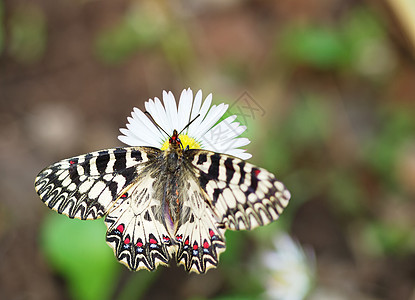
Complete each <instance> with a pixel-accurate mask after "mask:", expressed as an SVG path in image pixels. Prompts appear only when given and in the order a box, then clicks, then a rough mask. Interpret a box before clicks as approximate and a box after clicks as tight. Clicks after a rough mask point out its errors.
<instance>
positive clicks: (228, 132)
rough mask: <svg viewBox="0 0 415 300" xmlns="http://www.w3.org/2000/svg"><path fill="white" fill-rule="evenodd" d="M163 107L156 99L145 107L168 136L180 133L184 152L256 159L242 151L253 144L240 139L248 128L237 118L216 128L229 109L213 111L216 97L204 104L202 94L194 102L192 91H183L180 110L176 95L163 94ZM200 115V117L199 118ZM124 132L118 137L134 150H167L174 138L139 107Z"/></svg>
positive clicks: (208, 97) (209, 96)
mask: <svg viewBox="0 0 415 300" xmlns="http://www.w3.org/2000/svg"><path fill="white" fill-rule="evenodd" d="M163 103H164V107H163V104H162V103H161V101H160V100H159V99H158V98H157V97H155V98H154V100H152V99H150V100H149V101H147V102H146V103H145V104H144V105H145V108H146V110H147V112H149V113H150V114H151V116H152V118H153V119H154V121H155V122H156V123H157V124H158V125H159V126H160V127H161V128H163V129H164V130H165V131H166V132H167V133H169V134H171V135H172V134H173V130H174V129H176V130H177V131H178V132H179V133H180V135H179V138H180V140H181V142H182V144H183V146H184V148H186V146H189V148H190V149H205V150H210V151H214V152H219V153H225V154H229V155H233V156H236V157H239V158H241V159H248V158H250V157H251V156H252V155H251V154H249V153H246V152H245V151H246V150H243V149H238V148H239V147H243V146H245V145H247V144H249V143H250V141H249V139H247V138H238V136H240V135H241V134H242V133H243V132H244V131H245V130H246V126H242V125H240V124H239V123H238V122H234V121H235V119H236V116H235V115H233V116H230V117H228V118H226V119H225V120H223V121H221V122H220V123H218V124H216V123H217V122H218V121H219V119H220V118H221V117H222V116H223V115H224V113H225V112H226V110H227V109H228V105H227V104H224V103H222V104H219V105H213V106H212V107H211V103H212V94H209V95H208V96H207V97H206V99H205V101H203V104H202V91H201V90H199V91H198V92H197V93H196V96H195V97H194V98H193V92H192V90H191V89H190V88H189V89H187V90H183V91H182V94H181V95H180V101H179V107H178V108H177V105H176V100H175V98H174V96H173V94H172V92H166V91H163ZM197 115H199V117H197V118H196V116H197ZM195 118H196V119H195ZM193 119H195V120H194V121H193V122H192V123H191V124H190V126H188V127H187V128H186V129H184V128H185V127H186V125H188V124H189V122H191V121H192V120H193ZM215 124H216V125H215ZM183 129H184V130H183ZM182 130H183V132H181V131H182ZM120 131H121V133H122V134H123V135H120V136H118V139H119V140H120V141H121V142H123V143H125V144H127V145H130V146H152V147H157V148H160V149H162V150H165V149H167V147H168V144H169V138H170V137H169V136H168V135H167V134H166V133H164V132H163V131H162V130H160V129H159V128H157V126H156V125H154V124H153V122H152V121H151V120H150V119H149V118H148V117H147V116H146V115H145V114H144V113H143V112H142V111H141V110H140V109H138V108H136V107H134V109H133V112H132V113H131V117H128V124H127V129H125V128H121V129H120Z"/></svg>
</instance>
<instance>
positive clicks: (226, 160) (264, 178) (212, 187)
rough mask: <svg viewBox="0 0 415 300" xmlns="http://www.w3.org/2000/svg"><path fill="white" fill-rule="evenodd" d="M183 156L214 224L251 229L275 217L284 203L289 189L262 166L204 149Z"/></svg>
mask: <svg viewBox="0 0 415 300" xmlns="http://www.w3.org/2000/svg"><path fill="white" fill-rule="evenodd" d="M186 159H187V160H188V161H189V162H190V163H191V165H192V166H193V167H194V173H195V174H196V177H197V178H198V181H199V185H200V188H201V189H202V191H203V192H204V193H206V195H207V198H208V202H209V204H210V207H211V209H212V210H213V211H214V213H215V215H216V217H217V222H218V226H223V227H224V228H226V229H231V230H243V229H247V230H249V229H253V228H256V227H258V226H262V225H266V224H268V223H270V222H272V221H274V220H276V219H278V217H279V215H280V214H281V213H282V211H283V210H284V208H285V207H286V206H287V205H288V202H289V199H290V197H291V195H290V192H289V191H288V190H287V189H286V188H285V187H284V185H283V184H282V183H281V182H280V181H278V180H277V179H276V178H275V176H274V175H273V174H272V173H270V172H268V171H267V170H265V169H262V168H259V167H256V166H254V165H252V164H250V163H247V162H245V161H243V160H241V159H238V158H236V157H233V156H229V155H225V154H218V153H215V152H211V151H206V150H188V151H186Z"/></svg>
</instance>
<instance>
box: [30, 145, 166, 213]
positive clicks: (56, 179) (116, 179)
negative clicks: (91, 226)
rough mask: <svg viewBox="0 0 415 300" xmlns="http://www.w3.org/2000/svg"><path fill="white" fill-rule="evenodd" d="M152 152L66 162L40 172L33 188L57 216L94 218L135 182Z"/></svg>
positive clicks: (126, 151) (123, 151)
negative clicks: (58, 214) (141, 167)
mask: <svg viewBox="0 0 415 300" xmlns="http://www.w3.org/2000/svg"><path fill="white" fill-rule="evenodd" d="M149 149H151V151H150V150H149ZM155 150H157V149H152V148H146V147H131V148H116V149H108V150H102V151H97V152H92V153H88V154H85V155H80V156H76V157H72V158H69V159H65V160H62V161H59V162H57V163H55V164H53V165H51V166H49V167H48V168H46V169H44V170H43V171H41V172H40V173H39V175H38V176H37V177H36V180H35V189H36V191H37V193H38V194H39V196H40V198H41V199H42V201H43V202H45V204H46V205H47V206H48V207H49V208H51V209H53V210H55V211H57V212H58V213H61V214H65V215H68V216H69V217H70V218H78V219H97V218H100V217H102V216H104V215H105V214H106V213H107V212H108V210H109V209H110V208H111V206H112V205H113V204H114V201H115V200H116V199H118V197H120V196H121V194H123V191H124V189H125V188H126V187H128V186H129V185H130V184H131V183H133V182H134V180H135V179H136V177H137V174H138V173H139V172H140V165H141V164H144V163H146V162H147V161H148V160H149V158H151V155H153V152H154V151H155ZM158 151H160V150H158Z"/></svg>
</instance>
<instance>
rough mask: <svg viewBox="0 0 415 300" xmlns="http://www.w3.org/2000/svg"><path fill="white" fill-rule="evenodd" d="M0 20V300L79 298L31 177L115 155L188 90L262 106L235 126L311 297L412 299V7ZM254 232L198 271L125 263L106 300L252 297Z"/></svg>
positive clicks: (111, 4) (388, 4) (180, 9)
mask: <svg viewBox="0 0 415 300" xmlns="http://www.w3.org/2000/svg"><path fill="white" fill-rule="evenodd" d="M0 21H1V22H0V26H1V27H0V105H1V106H0V133H1V134H0V137H1V139H0V175H1V177H0V199H1V201H0V299H71V298H78V297H79V296H74V295H76V292H73V290H74V289H75V290H76V287H74V286H76V284H75V283H74V281H70V280H68V278H79V277H70V276H69V275H67V273H65V272H66V271H65V270H64V269H63V268H59V267H56V264H54V263H53V262H50V261H49V260H50V256H49V255H48V254H47V253H48V252H47V251H46V250H44V249H45V246H44V245H43V244H44V243H45V242H44V240H45V238H41V237H42V236H46V239H47V236H48V233H47V230H46V231H45V226H46V225H45V224H49V223H45V222H47V221H45V220H47V219H48V218H50V216H51V215H52V214H54V213H53V212H50V211H49V210H48V209H47V208H46V207H45V206H44V205H43V204H42V202H41V201H40V199H39V198H38V197H37V195H36V193H35V191H34V188H33V181H34V178H35V176H36V174H37V173H38V172H39V171H40V170H41V169H42V168H44V167H46V166H48V165H49V164H51V163H52V162H54V161H57V160H60V159H63V158H66V157H70V156H74V155H78V154H81V153H86V152H90V151H94V150H98V149H103V148H110V147H115V146H120V145H121V143H120V142H119V141H118V140H117V135H118V128H120V127H123V126H124V125H125V123H126V117H127V116H128V115H129V114H130V111H131V110H132V108H133V107H134V106H136V107H138V108H140V109H144V106H143V103H144V101H146V100H147V99H148V98H153V97H161V93H162V90H163V89H164V90H171V91H173V93H174V94H175V95H176V97H178V96H179V95H180V92H181V90H182V89H184V88H188V87H191V88H192V89H193V91H194V92H195V91H197V90H198V89H202V90H203V92H204V95H205V96H206V95H207V94H208V93H210V92H212V93H213V98H214V101H215V102H216V103H220V102H227V103H229V104H232V103H235V101H236V100H237V99H240V98H239V97H241V96H242V97H244V98H243V99H244V101H247V102H248V103H250V104H252V105H256V106H257V108H259V110H258V111H256V113H252V111H249V112H248V111H246V112H245V113H246V114H249V113H251V115H250V116H248V117H245V118H244V117H243V116H241V117H242V118H241V119H240V122H242V123H244V124H246V125H248V126H249V128H248V130H247V134H246V136H248V137H249V138H250V139H251V141H252V143H251V144H250V145H248V147H247V148H248V151H249V152H250V153H252V154H253V158H252V159H251V161H252V162H253V163H255V164H258V165H260V166H263V167H265V168H267V169H269V170H271V171H273V172H275V173H276V174H277V175H278V177H280V178H281V179H282V181H283V182H285V183H286V185H287V186H288V187H289V189H290V190H291V192H292V196H293V197H292V202H291V204H290V206H289V207H288V208H287V211H286V212H285V213H284V215H283V218H282V219H284V220H281V222H282V225H281V226H282V227H283V229H284V230H287V231H288V232H290V233H291V235H292V236H294V237H295V238H296V239H298V240H299V242H300V243H301V244H303V245H307V246H309V247H311V248H312V249H314V253H315V256H316V265H317V271H316V278H315V281H316V282H315V286H314V288H313V289H312V291H311V292H310V295H309V297H310V299H415V237H414V223H415V203H414V195H415V139H414V135H413V134H414V129H415V121H414V115H415V114H414V109H415V102H414V100H415V63H414V58H415V5H414V3H413V1H405V0H399V1H394V0H390V1H363V0H361V1H358V0H347V1H346V0H333V1H324V0H319V1H307V0H294V1H259V0H246V1H223V2H222V1H206V0H197V1H185V0H182V1H179V0H177V1H161V0H160V1H150V0H147V1H127V0H117V1H112V0H103V1H98V0H97V1H92V0H91V1H89V0H72V1H69V0H64V1H56V0H53V1H52V0H37V1H23V0H8V1H6V0H2V1H1V0H0ZM258 112H263V113H258ZM236 113H237V112H236ZM239 113H242V111H239ZM59 217H60V218H65V217H64V216H59ZM71 221H72V220H71ZM74 224H75V223H74ZM52 227H53V226H52ZM260 230H261V229H258V232H259V231H260ZM279 230H280V229H279ZM74 234H75V235H77V233H74ZM68 235H69V233H68ZM256 235H258V233H257V231H253V232H250V233H240V234H239V235H237V234H235V235H232V237H230V238H229V237H228V251H230V253H231V254H226V253H225V254H224V256H225V255H228V256H230V255H235V257H237V259H238V260H236V261H232V260H230V259H227V258H224V262H223V266H221V264H220V268H219V269H218V270H214V271H210V272H208V274H206V275H204V276H196V275H191V276H188V275H187V274H185V272H184V271H183V270H182V269H181V268H176V267H172V268H160V270H158V271H157V272H156V273H157V274H156V275H151V274H152V273H148V272H146V271H141V272H139V273H137V274H133V273H130V272H128V271H127V270H126V269H125V268H124V267H123V266H121V265H119V266H118V265H117V264H116V266H115V267H114V270H116V271H114V272H116V273H115V275H114V277H113V279H112V280H111V282H113V289H112V290H111V292H109V293H107V294H106V296H105V298H108V299H123V298H129V299H131V298H132V297H133V298H134V299H149V298H152V299H157V298H162V297H163V296H169V297H170V298H172V299H179V298H181V299H183V298H185V299H205V298H215V299H239V298H240V297H241V296H242V295H243V296H244V297H245V298H246V299H257V298H260V297H261V295H263V294H262V293H263V290H261V288H260V287H257V286H256V285H255V284H252V286H250V283H246V282H244V279H243V277H244V272H245V271H246V270H247V269H252V268H254V269H255V268H257V267H256V266H255V264H254V263H253V262H250V261H251V260H250V259H251V258H252V257H254V256H255V255H256V254H255V253H256V249H259V248H261V246H262V245H261V243H260V242H259V241H258V240H257V239H256ZM104 236H105V229H104V231H103V232H102V234H101V236H99V237H98V240H102V243H103V245H104V248H105V247H107V246H106V245H105V243H104ZM60 238H61V239H62V241H64V240H65V239H66V238H67V237H66V235H65V234H63V235H61V237H60ZM232 242H233V243H234V244H235V245H238V247H236V246H235V247H234V248H233V249H231V243H232ZM253 244H254V245H255V247H252V248H251V246H252V245H253ZM107 248H108V247H107ZM71 249H72V246H71V245H69V246H67V247H66V250H67V251H68V254H65V256H68V255H70V253H71V251H73V250H71ZM251 250H252V251H251ZM108 251H110V249H109V248H108ZM110 252H111V251H110ZM111 255H112V254H111ZM112 258H113V257H112ZM113 259H114V260H115V258H113ZM246 262H250V263H249V264H250V266H247V265H246V264H245V263H246ZM230 270H231V271H230ZM235 270H236V271H235ZM241 270H242V271H241ZM243 270H245V271H243ZM257 272H259V273H260V272H262V271H261V269H260V268H259V267H258V269H257ZM254 274H255V273H254ZM149 276H152V277H151V278H152V279H151V280H147V281H146V279H145V278H146V277H149ZM238 276H239V277H238ZM255 276H256V275H253V277H255ZM93 277H94V274H93V273H91V277H89V278H93ZM138 278H140V279H138ZM83 280H84V279H83ZM91 280H92V279H91ZM84 281H88V279H85V280H84ZM143 282H144V283H145V284H143ZM140 284H141V285H140ZM259 286H260V283H259ZM81 294H82V293H81ZM86 298H87V297H86ZM90 299H94V297H93V296H91V297H90ZM101 299H102V298H101Z"/></svg>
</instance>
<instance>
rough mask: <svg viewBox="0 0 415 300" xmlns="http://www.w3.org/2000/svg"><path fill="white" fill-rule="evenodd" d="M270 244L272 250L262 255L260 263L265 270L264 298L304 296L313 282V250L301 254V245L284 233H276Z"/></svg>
mask: <svg viewBox="0 0 415 300" xmlns="http://www.w3.org/2000/svg"><path fill="white" fill-rule="evenodd" d="M274 246H275V250H274V251H269V252H265V253H263V255H262V264H263V266H264V267H265V269H267V272H266V278H265V280H264V281H265V284H266V295H265V298H266V299H275V300H302V299H305V297H306V296H307V295H308V293H309V292H310V290H311V288H312V287H313V285H314V281H315V258H314V253H313V252H312V251H307V253H304V250H303V249H302V248H301V245H300V244H299V243H297V242H295V241H293V240H292V239H291V237H290V236H289V235H287V234H284V235H279V236H277V237H276V238H275V239H274ZM306 250H307V249H306Z"/></svg>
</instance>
